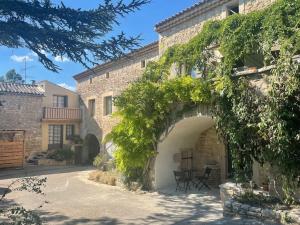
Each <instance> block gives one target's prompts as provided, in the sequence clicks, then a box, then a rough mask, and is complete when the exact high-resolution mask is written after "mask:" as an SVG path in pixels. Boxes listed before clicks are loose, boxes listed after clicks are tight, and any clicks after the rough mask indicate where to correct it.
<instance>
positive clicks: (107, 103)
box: [104, 96, 112, 116]
mask: <svg viewBox="0 0 300 225" xmlns="http://www.w3.org/2000/svg"><path fill="white" fill-rule="evenodd" d="M104 113H105V115H106V116H107V115H110V114H112V96H107V97H105V98H104Z"/></svg>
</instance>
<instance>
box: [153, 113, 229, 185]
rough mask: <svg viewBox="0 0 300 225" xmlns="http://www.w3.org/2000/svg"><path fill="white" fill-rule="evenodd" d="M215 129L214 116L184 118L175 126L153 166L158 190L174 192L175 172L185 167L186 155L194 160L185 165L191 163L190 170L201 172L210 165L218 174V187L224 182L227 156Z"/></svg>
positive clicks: (159, 146) (162, 144) (165, 139)
mask: <svg viewBox="0 0 300 225" xmlns="http://www.w3.org/2000/svg"><path fill="white" fill-rule="evenodd" d="M214 125H215V122H214V120H213V118H212V117H211V116H209V115H199V114H198V115H196V116H195V115H194V116H193V115H191V116H190V117H187V118H183V119H181V120H180V121H178V122H177V123H176V124H175V125H174V127H173V129H172V130H171V132H170V133H169V134H168V136H166V137H165V138H164V139H163V141H162V142H161V143H159V144H158V155H157V157H156V160H155V165H154V186H155V188H156V189H164V188H175V179H174V175H173V171H174V170H180V169H181V167H182V166H183V165H182V164H183V157H182V155H183V153H184V154H188V157H186V158H191V161H190V162H188V161H184V162H185V163H187V164H189V163H190V165H187V166H188V167H191V169H197V170H199V171H200V170H201V169H202V168H203V169H204V167H205V166H207V165H212V166H215V168H216V170H215V171H218V172H217V173H218V174H217V175H216V176H219V177H220V179H219V180H217V181H216V183H220V182H223V180H224V177H225V173H226V163H227V162H226V156H225V155H226V153H225V147H224V144H223V143H221V142H220V141H219V140H218V137H217V133H216V130H215V126H214ZM190 152H191V153H190ZM189 155H190V156H189ZM217 168H219V169H217ZM216 179H218V177H217V178H216Z"/></svg>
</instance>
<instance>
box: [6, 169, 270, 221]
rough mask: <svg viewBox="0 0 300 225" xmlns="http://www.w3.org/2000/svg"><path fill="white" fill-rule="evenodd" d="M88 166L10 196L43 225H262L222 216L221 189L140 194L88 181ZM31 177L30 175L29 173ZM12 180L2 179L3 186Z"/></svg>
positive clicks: (51, 176)
mask: <svg viewBox="0 0 300 225" xmlns="http://www.w3.org/2000/svg"><path fill="white" fill-rule="evenodd" d="M89 172H91V170H90V169H87V168H82V167H79V168H77V169H74V168H73V169H69V170H57V171H52V172H51V173H50V174H47V175H40V174H41V173H38V174H33V175H40V176H47V177H48V181H47V187H46V189H45V193H46V195H45V196H44V197H41V196H38V197H37V196H36V195H32V194H29V193H25V192H14V193H11V194H9V195H8V197H9V198H10V200H12V201H16V202H20V203H23V204H24V206H25V207H27V208H30V209H34V208H37V207H38V206H39V205H41V204H42V203H43V202H44V201H45V200H46V201H47V202H48V203H47V204H44V206H43V207H42V208H41V209H40V213H41V215H42V218H43V220H44V222H45V224H51V225H57V224H65V225H77V224H91V225H96V224H97V225H118V224H128V225H129V224H131V225H142V224H154V225H156V224H161V225H168V224H173V225H184V224H228V225H231V224H232V225H235V224H236V225H240V224H245V225H246V224H253V225H254V224H255V225H258V224H264V223H260V222H258V221H255V220H245V219H240V218H223V215H222V207H221V203H220V200H219V198H218V191H217V190H215V191H210V192H202V193H194V194H193V193H190V194H178V193H173V194H172V193H170V192H169V194H162V193H157V192H154V193H146V194H142V193H140V194H137V193H133V192H129V191H126V190H123V189H122V188H120V187H112V186H108V185H102V184H97V183H94V182H92V181H89V180H88V179H87V176H88V173H89ZM29 175H31V174H29ZM11 180H12V179H1V178H0V187H4V186H5V185H7V184H9V183H10V182H11Z"/></svg>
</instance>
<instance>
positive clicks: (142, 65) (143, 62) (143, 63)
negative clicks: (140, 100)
mask: <svg viewBox="0 0 300 225" xmlns="http://www.w3.org/2000/svg"><path fill="white" fill-rule="evenodd" d="M141 67H142V68H145V67H146V61H145V60H142V61H141Z"/></svg>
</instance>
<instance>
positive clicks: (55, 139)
mask: <svg viewBox="0 0 300 225" xmlns="http://www.w3.org/2000/svg"><path fill="white" fill-rule="evenodd" d="M62 130H63V125H49V126H48V135H49V140H48V144H49V145H61V144H62Z"/></svg>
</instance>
